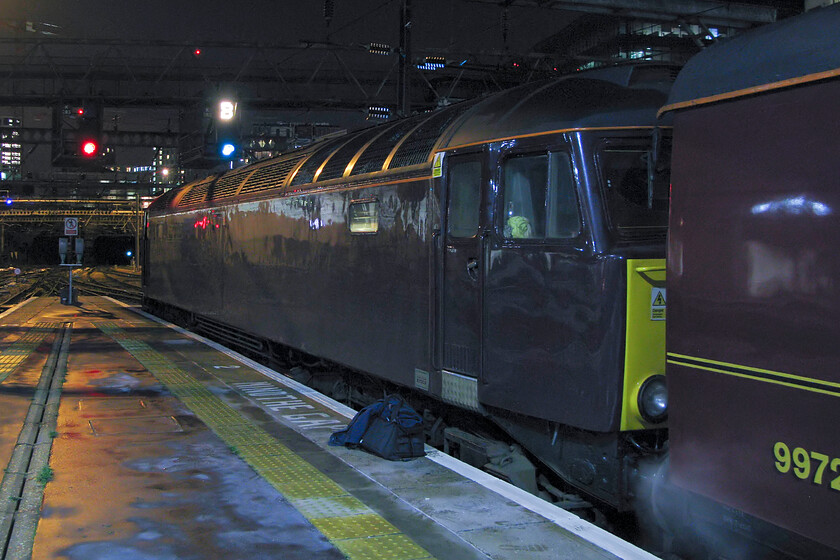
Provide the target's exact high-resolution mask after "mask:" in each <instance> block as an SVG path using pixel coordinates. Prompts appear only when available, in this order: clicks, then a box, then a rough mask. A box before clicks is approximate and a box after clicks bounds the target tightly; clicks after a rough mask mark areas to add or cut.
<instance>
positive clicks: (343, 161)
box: [318, 127, 382, 181]
mask: <svg viewBox="0 0 840 560" xmlns="http://www.w3.org/2000/svg"><path fill="white" fill-rule="evenodd" d="M380 132H382V129H381V128H380V127H373V128H369V129H367V130H365V131H363V132H360V133H359V134H357V135H356V137H355V138H353V139H351V140H350V141H349V142H347V143H346V144H345V145H343V146H342V147H341V148H339V149H338V151H337V152H336V153H335V154H334V155H333V157H331V158H330V161H328V162H327V164H326V165H325V166H324V170H323V171H321V174H320V175H319V176H318V180H319V181H329V180H330V179H338V178H339V177H342V176H344V170H345V169H346V168H347V164H348V163H350V160H351V159H353V156H355V155H356V153H357V152H358V151H359V150H360V149H361V148H362V146H364V145H365V144H367V143H368V141H369V140H370V139H371V138H373V137H374V136H375V135H377V134H379V133H380Z"/></svg>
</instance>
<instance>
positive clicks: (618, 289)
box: [435, 128, 670, 509]
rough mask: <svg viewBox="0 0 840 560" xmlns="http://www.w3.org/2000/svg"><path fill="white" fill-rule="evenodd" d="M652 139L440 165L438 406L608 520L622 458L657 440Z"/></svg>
mask: <svg viewBox="0 0 840 560" xmlns="http://www.w3.org/2000/svg"><path fill="white" fill-rule="evenodd" d="M660 132H661V131H660ZM662 136H663V138H662V140H661V141H660V142H658V144H659V146H660V147H659V149H658V150H657V149H656V148H654V147H653V141H652V138H653V137H655V138H657V139H659V137H660V133H657V134H656V135H652V128H647V129H636V130H630V131H625V130H609V131H604V130H598V131H590V130H569V131H563V132H561V133H558V134H556V135H553V136H550V137H536V138H517V139H503V140H500V141H498V142H494V143H491V144H489V146H480V147H475V146H467V147H464V148H456V149H454V150H451V151H449V152H446V153H445V155H444V154H439V157H442V158H444V163H443V165H442V166H441V167H442V169H444V170H445V173H442V178H441V179H442V185H441V191H440V192H441V195H440V196H441V205H442V211H441V217H442V222H443V223H442V227H441V230H440V232H439V233H438V235H439V239H438V245H437V249H436V250H437V252H438V259H437V266H438V268H439V275H438V278H437V286H438V290H437V294H438V299H437V308H436V311H437V344H436V345H435V346H436V347H435V358H436V361H435V364H436V365H438V366H439V367H440V371H441V377H442V395H441V396H442V398H443V400H445V401H448V402H451V403H453V404H458V405H459V406H465V407H468V408H471V409H473V410H483V411H487V412H488V414H490V415H491V416H492V417H493V418H494V420H495V421H496V422H497V423H499V424H500V425H502V426H503V427H504V428H505V429H506V430H507V431H508V432H509V433H511V434H513V435H514V437H515V439H517V440H518V441H522V442H526V447H528V448H529V450H530V451H531V452H532V453H534V454H535V455H538V456H539V457H540V458H541V459H543V460H544V461H545V460H546V458H549V464H550V466H551V467H552V468H553V469H554V470H555V471H556V472H558V473H559V474H560V475H561V476H562V477H563V478H564V479H567V480H570V481H572V484H573V485H578V486H580V487H581V488H583V489H585V490H586V492H587V493H588V494H591V493H595V494H596V495H598V496H599V497H600V498H601V499H602V500H603V501H605V502H607V503H609V504H610V505H611V506H613V507H617V508H619V509H624V508H626V507H629V504H628V502H627V501H626V500H624V499H622V498H621V496H622V495H626V486H627V485H628V484H629V482H628V480H627V479H626V474H627V473H626V471H627V470H628V469H627V467H629V466H630V465H631V464H632V463H633V462H634V461H635V459H634V458H633V457H634V456H635V454H636V453H635V451H633V449H636V450H638V449H639V448H643V449H644V450H645V452H648V451H650V450H654V451H659V450H661V449H662V447H663V446H664V442H665V440H666V435H665V426H666V419H667V392H666V386H665V382H664V379H665V377H664V373H665V319H666V316H665V301H666V290H665V260H664V252H665V236H666V228H667V219H668V195H669V193H668V184H669V183H668V171H669V169H668V163H669V156H670V153H669V149H670V135H669V134H662ZM657 151H658V152H659V157H655V154H656V152H657ZM502 411H504V412H502ZM511 412H513V413H514V414H510V413H511ZM534 418H539V419H541V420H540V421H539V422H537V421H534V420H533V419H534ZM546 420H548V422H547V423H546V422H545V421H546ZM604 457H608V458H609V459H607V460H605V459H604Z"/></svg>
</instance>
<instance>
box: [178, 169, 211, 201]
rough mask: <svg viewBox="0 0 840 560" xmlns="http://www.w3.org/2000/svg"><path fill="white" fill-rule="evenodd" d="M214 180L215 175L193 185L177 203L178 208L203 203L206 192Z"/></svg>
mask: <svg viewBox="0 0 840 560" xmlns="http://www.w3.org/2000/svg"><path fill="white" fill-rule="evenodd" d="M215 178H216V176H215V175H213V176H210V177H208V178H206V179H204V180H202V181H199V182H198V183H193V186H192V188H190V190H188V191H187V192H186V194H184V196H183V198H181V200H180V201H179V202H178V207H179V208H180V207H182V206H189V205H191V204H198V203H200V202H204V200H205V199H206V198H207V190H208V189H209V188H210V184H211V183H212V182H213V180H214V179H215Z"/></svg>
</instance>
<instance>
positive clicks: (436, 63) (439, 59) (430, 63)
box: [417, 56, 446, 70]
mask: <svg viewBox="0 0 840 560" xmlns="http://www.w3.org/2000/svg"><path fill="white" fill-rule="evenodd" d="M445 66H446V58H445V57H443V56H427V57H425V58H424V59H423V63H422V64H418V65H417V68H418V69H420V70H440V69H441V68H443V67H445Z"/></svg>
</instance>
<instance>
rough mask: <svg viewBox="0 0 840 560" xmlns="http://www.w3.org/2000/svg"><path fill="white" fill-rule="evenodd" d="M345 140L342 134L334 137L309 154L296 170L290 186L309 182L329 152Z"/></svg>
mask: <svg viewBox="0 0 840 560" xmlns="http://www.w3.org/2000/svg"><path fill="white" fill-rule="evenodd" d="M346 141H347V137H345V136H342V137H340V138H336V139H333V140H329V141H327V142H326V143H325V144H324V145H323V146H322V147H321V148H320V149H319V150H318V151H316V152H315V153H314V154H312V155H311V156H309V159H307V160H306V161H305V162H303V165H302V166H301V167H300V169H299V170H298V172H297V174H296V175H295V176H294V178H293V179H292V186H293V187H296V186H298V185H305V184H307V183H311V182H312V180H313V179H314V177H315V172H316V171H318V168H319V167H321V164H322V163H324V160H326V159H327V158H328V157H329V156H330V154H332V153H333V151H334V150H335V148H336V146H338V145H339V143H343V142H346Z"/></svg>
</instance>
